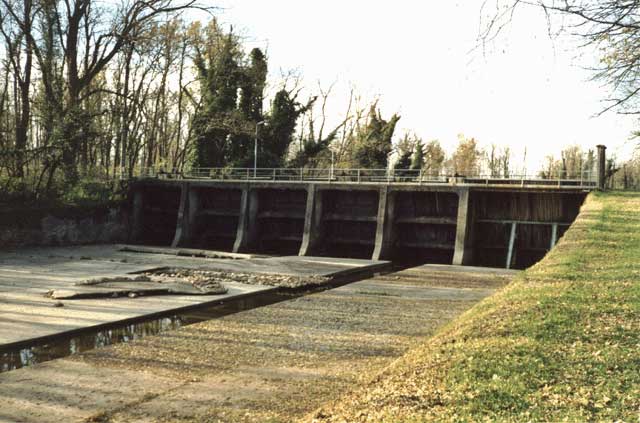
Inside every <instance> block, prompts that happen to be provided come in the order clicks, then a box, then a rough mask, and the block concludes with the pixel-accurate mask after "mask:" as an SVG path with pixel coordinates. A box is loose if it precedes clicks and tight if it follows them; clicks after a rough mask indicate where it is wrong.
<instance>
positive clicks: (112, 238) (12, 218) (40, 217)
mask: <svg viewBox="0 0 640 423" xmlns="http://www.w3.org/2000/svg"><path fill="white" fill-rule="evenodd" d="M74 213H75V214H78V215H76V216H71V215H72V214H74ZM127 231H128V216H127V213H126V211H125V210H124V209H119V208H116V207H114V208H109V209H102V210H85V211H78V210H74V209H72V208H68V209H60V210H52V211H45V212H41V211H39V210H30V211H29V212H28V213H20V212H18V211H8V212H7V211H2V213H0V249H7V248H18V247H24V246H49V245H54V246H55V245H70V244H76V245H79V244H99V243H115V242H125V241H126V240H127Z"/></svg>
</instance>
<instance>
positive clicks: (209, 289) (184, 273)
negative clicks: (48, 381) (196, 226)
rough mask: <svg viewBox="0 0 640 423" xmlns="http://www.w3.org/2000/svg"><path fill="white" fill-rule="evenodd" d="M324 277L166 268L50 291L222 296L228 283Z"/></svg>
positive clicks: (72, 295)
mask: <svg viewBox="0 0 640 423" xmlns="http://www.w3.org/2000/svg"><path fill="white" fill-rule="evenodd" d="M329 279H330V278H327V277H323V276H304V277H302V276H291V275H279V274H257V273H244V272H228V271H218V270H197V269H187V268H164V269H159V270H153V271H148V272H145V273H142V274H140V275H130V276H115V277H100V278H93V279H88V280H85V281H82V282H77V283H75V284H74V286H72V287H69V288H65V289H56V290H49V291H48V292H47V293H46V294H45V296H46V297H48V298H52V299H82V298H100V297H107V298H119V297H128V298H138V297H142V296H145V297H148V296H150V295H221V294H226V293H227V291H228V290H227V288H226V287H225V286H224V283H225V282H237V283H243V284H249V285H266V286H277V287H281V288H289V289H294V288H303V287H309V286H317V285H322V284H324V283H326V282H327V281H328V280H329Z"/></svg>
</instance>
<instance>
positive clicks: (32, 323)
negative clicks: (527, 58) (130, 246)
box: [0, 245, 390, 351]
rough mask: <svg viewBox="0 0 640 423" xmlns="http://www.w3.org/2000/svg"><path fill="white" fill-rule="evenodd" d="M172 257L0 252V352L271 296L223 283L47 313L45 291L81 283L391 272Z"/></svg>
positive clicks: (74, 250)
mask: <svg viewBox="0 0 640 423" xmlns="http://www.w3.org/2000/svg"><path fill="white" fill-rule="evenodd" d="M155 252H156V253H157V252H158V251H155ZM160 252H161V250H160ZM171 254H173V252H171V251H168V253H167V254H144V253H137V252H124V251H120V248H118V247H117V246H114V245H103V246H84V247H61V248H37V249H24V250H18V251H15V252H3V253H0V351H3V350H4V351H8V350H9V349H15V348H19V347H21V346H28V345H30V344H33V343H38V342H44V341H46V340H50V339H54V338H56V337H62V336H69V335H72V334H74V333H79V332H86V331H88V330H92V331H93V330H99V329H100V328H104V327H106V326H113V325H116V324H125V323H127V322H129V321H134V320H135V321H140V320H144V319H153V318H157V317H160V316H166V315H171V314H176V313H179V312H182V311H186V310H189V309H193V308H198V307H206V306H210V305H214V304H221V303H223V302H231V301H236V300H239V299H244V298H250V297H255V296H259V295H263V294H267V293H270V292H274V291H276V290H277V289H278V288H276V287H272V286H259V285H248V284H241V283H235V282H226V283H224V285H225V286H226V288H227V289H228V292H227V293H226V294H222V295H198V296H193V295H164V296H149V297H138V298H126V297H124V298H113V299H105V298H96V299H82V300H65V301H63V304H64V306H62V307H54V304H55V303H56V302H57V300H52V299H50V298H47V297H45V294H46V293H47V291H49V290H51V289H64V288H69V287H71V286H73V284H74V283H76V282H79V281H83V280H86V279H93V278H99V277H114V276H123V275H126V274H130V273H134V272H140V271H145V270H151V269H156V268H159V267H187V268H192V269H199V270H223V271H229V272H245V273H246V272H251V273H262V274H265V273H266V274H284V275H291V276H298V277H304V276H324V277H331V278H333V277H336V276H344V275H347V274H353V273H354V272H363V273H367V274H370V273H371V272H374V271H382V270H384V269H385V268H387V267H388V266H389V265H390V263H389V262H381V261H369V260H354V259H333V258H326V257H321V258H320V257H298V256H293V257H266V258H248V259H244V260H230V259H209V258H191V257H183V256H176V255H171Z"/></svg>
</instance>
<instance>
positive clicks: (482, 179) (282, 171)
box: [134, 167, 596, 188]
mask: <svg viewBox="0 0 640 423" xmlns="http://www.w3.org/2000/svg"><path fill="white" fill-rule="evenodd" d="M134 177H137V178H161V179H162V178H171V179H206V180H220V181H249V182H327V183H341V182H350V183H357V184H361V183H368V184H371V183H375V184H390V183H406V184H449V185H451V184H453V185H487V186H488V185H519V186H521V187H525V186H543V185H544V186H557V187H577V188H579V187H584V188H593V187H595V185H596V180H595V172H591V171H584V172H581V173H580V174H579V175H571V177H567V176H566V175H551V176H547V177H542V176H540V175H518V174H512V175H509V176H508V177H499V176H494V175H483V174H479V175H471V176H469V175H467V176H459V175H453V176H452V175H446V174H441V173H440V174H435V173H428V172H424V171H422V170H420V169H367V168H334V169H331V168H257V169H254V168H221V167H201V168H191V169H187V170H185V171H183V172H167V171H165V170H164V169H162V168H160V169H157V168H140V169H137V171H136V172H134Z"/></svg>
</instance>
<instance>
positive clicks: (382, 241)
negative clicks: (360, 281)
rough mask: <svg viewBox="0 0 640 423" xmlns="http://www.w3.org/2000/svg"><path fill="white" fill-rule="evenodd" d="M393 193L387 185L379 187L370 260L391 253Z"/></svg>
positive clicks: (382, 258)
mask: <svg viewBox="0 0 640 423" xmlns="http://www.w3.org/2000/svg"><path fill="white" fill-rule="evenodd" d="M394 218H395V193H394V192H390V191H389V187H388V186H385V187H382V188H380V195H379V197H378V217H377V219H376V220H377V226H376V241H375V247H374V249H373V255H372V256H371V260H386V259H388V258H389V256H390V254H391V249H392V248H393V241H394V233H393V229H394V225H393V221H394Z"/></svg>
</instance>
